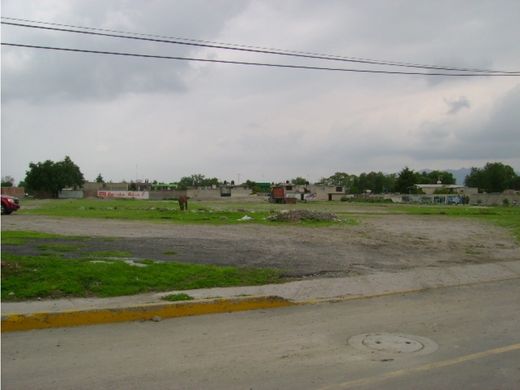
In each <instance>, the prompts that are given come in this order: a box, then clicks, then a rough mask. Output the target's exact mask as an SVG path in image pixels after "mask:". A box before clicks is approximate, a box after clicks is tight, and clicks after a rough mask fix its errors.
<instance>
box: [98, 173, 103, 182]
mask: <svg viewBox="0 0 520 390" xmlns="http://www.w3.org/2000/svg"><path fill="white" fill-rule="evenodd" d="M104 182H105V180H103V176H101V173H100V174H99V175H97V177H96V183H104Z"/></svg>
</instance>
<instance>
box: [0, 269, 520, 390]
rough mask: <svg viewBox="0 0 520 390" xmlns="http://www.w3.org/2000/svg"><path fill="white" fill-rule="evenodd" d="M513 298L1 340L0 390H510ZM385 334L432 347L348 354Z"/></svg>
mask: <svg viewBox="0 0 520 390" xmlns="http://www.w3.org/2000/svg"><path fill="white" fill-rule="evenodd" d="M519 297H520V283H519V280H518V279H515V280H509V281H502V282H492V283H482V284H478V285H472V286H465V287H449V288H440V289H433V290H427V291H424V292H418V293H409V294H404V295H390V296H384V297H379V298H371V299H360V300H353V301H348V302H338V303H323V304H319V305H304V306H296V307H289V308H283V309H275V310H265V311H253V312H242V313H232V314H218V315H209V316H199V317H185V318H178V319H170V320H163V321H160V322H133V323H122V324H112V325H99V326H90V327H78V328H62V329H49V330H35V331H29V332H15V333H6V334H3V335H2V388H3V389H57V388H59V389H93V388H96V389H115V388H120V389H123V388H124V389H145V388H146V389H341V388H347V389H349V388H360V389H378V388H385V389H448V388H460V389H515V388H520V299H519ZM383 332H385V333H391V334H399V335H405V336H406V335H410V337H412V339H413V337H415V336H418V337H421V338H426V339H427V340H431V344H425V347H424V348H422V347H420V344H417V345H418V347H417V348H411V349H410V347H413V346H414V343H416V342H415V341H413V340H412V341H410V342H409V341H406V343H407V344H408V345H405V344H403V345H404V346H405V347H406V348H409V352H401V353H395V352H394V353H392V352H385V351H381V350H377V349H374V348H371V349H370V348H366V349H363V345H361V347H360V346H353V345H351V344H349V342H348V341H349V339H350V338H351V337H352V336H356V335H359V334H365V333H370V334H377V335H379V334H382V333H383ZM405 336H396V337H400V338H398V340H408V339H407V338H405ZM394 340H395V339H394ZM420 340H423V339H420ZM403 343H404V341H403ZM383 344H384V343H383ZM377 345H381V344H377V342H376V344H374V345H373V346H372V347H375V348H378V347H377ZM393 346H394V347H395V345H393ZM414 349H415V351H413V350H414Z"/></svg>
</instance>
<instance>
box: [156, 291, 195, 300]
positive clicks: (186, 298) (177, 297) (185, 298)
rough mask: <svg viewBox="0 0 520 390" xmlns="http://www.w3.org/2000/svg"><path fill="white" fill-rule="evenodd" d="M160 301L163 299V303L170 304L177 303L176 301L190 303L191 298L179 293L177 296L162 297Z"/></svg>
mask: <svg viewBox="0 0 520 390" xmlns="http://www.w3.org/2000/svg"><path fill="white" fill-rule="evenodd" d="M161 299H163V300H165V301H170V302H178V301H192V300H193V297H192V296H190V295H188V294H184V293H179V294H170V295H166V296H164V297H162V298H161Z"/></svg>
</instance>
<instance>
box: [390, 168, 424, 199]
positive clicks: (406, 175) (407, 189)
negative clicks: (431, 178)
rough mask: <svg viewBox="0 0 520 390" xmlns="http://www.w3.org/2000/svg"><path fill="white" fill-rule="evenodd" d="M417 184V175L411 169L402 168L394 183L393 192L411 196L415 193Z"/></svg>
mask: <svg viewBox="0 0 520 390" xmlns="http://www.w3.org/2000/svg"><path fill="white" fill-rule="evenodd" d="M418 183H419V177H418V174H417V173H416V172H414V171H413V170H412V169H410V168H408V167H404V168H403V169H402V170H401V172H399V175H398V176H397V179H396V181H395V190H396V191H397V192H400V193H401V194H413V193H416V192H417V189H416V187H415V185H416V184H418Z"/></svg>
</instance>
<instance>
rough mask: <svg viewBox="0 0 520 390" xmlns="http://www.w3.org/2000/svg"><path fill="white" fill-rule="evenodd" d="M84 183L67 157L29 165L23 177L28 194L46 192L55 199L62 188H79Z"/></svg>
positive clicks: (79, 172)
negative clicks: (61, 159)
mask: <svg viewBox="0 0 520 390" xmlns="http://www.w3.org/2000/svg"><path fill="white" fill-rule="evenodd" d="M84 182H85V180H84V178H83V173H81V171H80V169H79V167H78V166H77V165H76V164H74V162H73V161H72V160H71V159H70V157H69V156H65V158H64V159H63V161H58V162H53V161H51V160H46V161H44V162H43V163H42V162H39V163H36V164H34V163H30V164H29V170H28V171H27V172H26V176H25V185H26V188H27V190H28V191H29V192H33V193H34V192H48V193H50V194H51V196H53V197H55V198H57V197H58V194H59V192H60V191H61V190H62V189H63V188H66V187H73V188H79V187H81V186H83V183H84Z"/></svg>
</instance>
